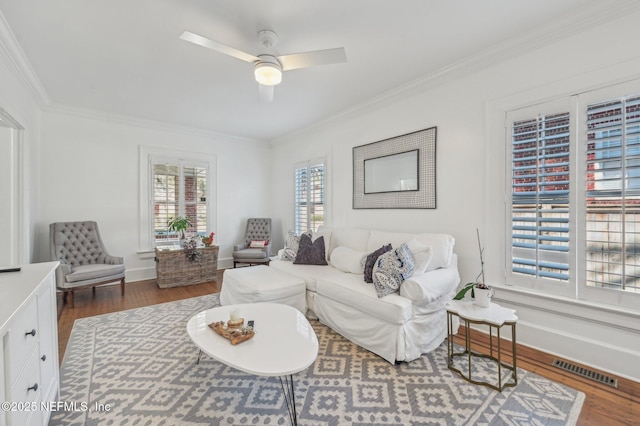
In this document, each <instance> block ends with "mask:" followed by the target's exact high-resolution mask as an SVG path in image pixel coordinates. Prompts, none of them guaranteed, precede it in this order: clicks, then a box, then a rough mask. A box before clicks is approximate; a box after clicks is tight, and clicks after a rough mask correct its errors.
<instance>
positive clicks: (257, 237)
mask: <svg viewBox="0 0 640 426" xmlns="http://www.w3.org/2000/svg"><path fill="white" fill-rule="evenodd" d="M262 242H264V243H262ZM270 256H271V219H270V218H251V219H247V232H246V233H245V237H244V241H243V242H242V243H241V244H237V245H236V246H235V247H234V252H233V267H234V268H235V267H236V265H237V264H238V263H248V264H249V266H251V265H268V264H269V260H270Z"/></svg>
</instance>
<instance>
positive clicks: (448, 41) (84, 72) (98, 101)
mask: <svg viewBox="0 0 640 426" xmlns="http://www.w3.org/2000/svg"><path fill="white" fill-rule="evenodd" d="M629 4H630V2H625V1H621V0H394V1H383V0H323V1H320V0H20V1H16V0H0V11H1V12H2V15H3V16H4V18H5V20H6V22H7V23H8V25H9V28H10V30H11V31H12V32H13V35H14V36H15V39H16V40H17V42H18V44H19V46H20V47H21V49H22V51H23V52H24V55H25V56H26V58H27V59H28V61H29V63H30V64H31V66H32V67H33V70H35V73H36V74H37V76H38V78H39V80H40V82H41V85H42V86H43V87H44V90H45V92H46V96H45V98H48V99H49V100H50V101H51V103H52V104H53V105H54V106H57V105H60V106H64V107H71V108H78V109H88V110H95V111H100V112H106V113H110V114H114V115H122V116H127V117H135V118H141V119H148V120H156V121H160V122H165V123H170V124H176V125H180V126H188V127H194V128H200V129H205V130H210V131H215V132H219V133H224V134H229V135H234V136H241V137H248V138H256V139H265V140H270V139H273V138H276V137H279V136H282V135H285V134H288V133H291V132H293V131H295V130H296V129H300V128H303V127H305V126H308V125H310V124H312V123H315V122H318V121H322V120H324V119H327V118H329V117H331V116H334V115H336V114H339V113H340V112H342V111H345V110H348V109H352V108H356V107H357V106H358V105H363V104H366V103H367V102H370V101H371V100H372V99H374V98H376V97H378V96H380V95H381V94H384V93H385V92H389V91H392V90H394V89H395V88H398V87H400V86H403V85H407V84H408V83H410V82H414V81H416V80H420V79H425V78H428V77H429V76H432V75H434V74H435V73H439V72H442V70H443V69H453V68H454V67H455V66H460V64H463V63H468V62H469V60H470V59H474V58H475V59H477V58H481V57H483V55H484V57H485V58H490V57H491V56H490V54H494V55H495V52H497V51H500V49H502V50H503V51H506V49H507V48H508V49H510V51H513V52H516V51H517V49H516V50H514V43H522V46H525V43H527V44H526V46H531V45H532V42H533V43H535V41H536V38H538V39H540V41H549V37H550V36H561V35H563V34H566V33H567V29H573V31H576V29H580V28H581V27H584V26H588V25H593V24H594V23H597V17H600V18H599V19H603V18H602V17H603V16H605V15H606V16H609V17H612V16H615V12H616V11H617V13H618V14H619V13H624V10H623V9H622V8H621V6H622V5H627V7H628V5H629ZM261 29H271V30H274V31H275V32H277V33H278V35H279V41H278V43H277V45H276V46H275V53H276V54H289V53H298V52H304V51H310V50H320V49H328V48H334V47H344V48H345V49H346V52H347V58H348V62H347V63H345V64H337V65H326V66H322V67H316V68H308V69H299V70H291V71H287V72H285V74H284V78H283V82H282V83H281V84H280V85H279V86H277V87H276V90H275V99H274V102H273V103H271V104H268V103H262V102H260V101H259V99H258V94H257V91H258V88H257V83H256V82H255V80H254V78H253V66H252V65H251V64H248V63H245V62H242V61H240V60H237V59H234V58H231V57H228V56H224V55H222V54H219V53H216V52H213V51H210V50H207V49H204V48H202V47H199V46H196V45H193V44H191V43H187V42H185V41H182V40H180V39H179V36H180V34H181V33H182V32H183V31H184V30H189V31H192V32H195V33H198V34H200V35H203V36H205V37H208V38H211V39H215V40H217V41H219V42H222V43H224V44H227V45H229V46H232V47H235V48H237V49H240V50H244V51H246V52H248V53H251V54H258V53H260V46H259V44H258V41H257V36H256V35H257V32H258V31H259V30H261ZM523 48H524V47H523Z"/></svg>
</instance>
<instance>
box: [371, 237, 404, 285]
mask: <svg viewBox="0 0 640 426" xmlns="http://www.w3.org/2000/svg"><path fill="white" fill-rule="evenodd" d="M414 269H415V261H414V259H413V255H412V254H411V250H409V247H408V246H407V245H406V244H402V245H401V246H400V247H398V248H397V249H395V250H392V251H388V252H386V253H385V254H383V255H381V256H380V257H379V258H378V260H377V261H376V263H375V265H374V266H373V275H372V276H373V285H374V287H375V289H376V293H377V294H378V297H384V296H386V295H388V294H391V293H395V292H396V291H398V290H400V285H401V284H402V282H403V281H404V280H406V279H407V278H409V277H410V276H411V275H412V274H413V271H414Z"/></svg>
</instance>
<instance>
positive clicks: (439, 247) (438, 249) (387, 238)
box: [367, 231, 455, 271]
mask: <svg viewBox="0 0 640 426" xmlns="http://www.w3.org/2000/svg"><path fill="white" fill-rule="evenodd" d="M414 238H415V239H416V240H417V241H418V242H420V243H422V244H424V245H427V246H431V248H432V250H433V256H432V258H431V261H430V262H429V266H427V271H433V270H434V269H438V268H446V267H447V266H449V264H450V263H451V260H452V259H453V246H454V244H455V239H454V238H453V237H452V236H451V235H449V234H429V233H423V234H410V233H400V232H386V231H371V235H370V236H369V242H368V243H367V251H373V250H375V249H377V248H378V247H380V246H381V245H383V244H387V243H391V245H392V246H393V247H399V246H400V244H402V243H406V242H409V241H411V240H413V239H414Z"/></svg>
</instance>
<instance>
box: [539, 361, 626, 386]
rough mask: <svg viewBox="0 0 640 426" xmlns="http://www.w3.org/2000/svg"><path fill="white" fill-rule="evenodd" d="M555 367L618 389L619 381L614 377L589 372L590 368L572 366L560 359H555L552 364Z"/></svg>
mask: <svg viewBox="0 0 640 426" xmlns="http://www.w3.org/2000/svg"><path fill="white" fill-rule="evenodd" d="M551 365H553V366H554V367H558V368H560V369H561V370H565V371H568V372H570V373H573V374H577V375H578V376H582V377H585V378H587V379H591V380H594V381H596V382H598V383H602V384H605V385H607V386H611V387H612V388H617V387H618V380H616V379H614V378H613V377H609V376H607V375H606V374H601V373H598V372H595V371H593V370H589V369H588V368H584V367H580V366H577V365H575V364H571V363H570V362H567V361H561V360H559V359H554V360H553V363H551Z"/></svg>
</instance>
